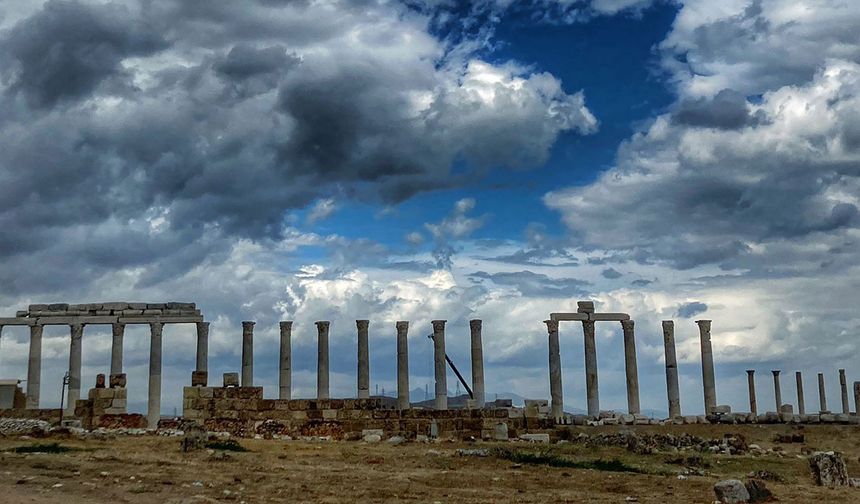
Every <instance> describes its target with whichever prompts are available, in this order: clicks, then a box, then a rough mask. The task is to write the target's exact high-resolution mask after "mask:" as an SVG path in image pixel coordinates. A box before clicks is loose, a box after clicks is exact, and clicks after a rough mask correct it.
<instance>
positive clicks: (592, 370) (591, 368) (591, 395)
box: [582, 320, 600, 418]
mask: <svg viewBox="0 0 860 504" xmlns="http://www.w3.org/2000/svg"><path fill="white" fill-rule="evenodd" d="M582 333H583V340H584V341H585V394H586V398H587V401H588V416H590V417H594V418H596V417H598V416H599V415H600V392H599V390H598V384H597V342H596V341H595V338H594V321H592V320H585V321H583V322H582Z"/></svg>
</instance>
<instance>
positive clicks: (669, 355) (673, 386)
mask: <svg viewBox="0 0 860 504" xmlns="http://www.w3.org/2000/svg"><path fill="white" fill-rule="evenodd" d="M663 351H664V354H665V357H666V394H667V395H668V399H669V418H675V417H677V416H681V392H680V390H679V386H678V359H677V357H676V356H675V322H673V321H671V320H664V321H663Z"/></svg>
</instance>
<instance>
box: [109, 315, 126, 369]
mask: <svg viewBox="0 0 860 504" xmlns="http://www.w3.org/2000/svg"><path fill="white" fill-rule="evenodd" d="M124 337H125V324H120V323H116V324H111V340H110V374H111V375H118V374H122V343H123V338H124Z"/></svg>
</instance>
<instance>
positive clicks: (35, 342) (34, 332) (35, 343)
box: [27, 324, 42, 409]
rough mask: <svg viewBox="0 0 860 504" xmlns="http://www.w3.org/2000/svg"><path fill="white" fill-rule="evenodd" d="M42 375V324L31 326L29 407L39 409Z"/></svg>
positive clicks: (28, 368) (28, 372) (28, 376)
mask: <svg viewBox="0 0 860 504" xmlns="http://www.w3.org/2000/svg"><path fill="white" fill-rule="evenodd" d="M41 377H42V326H41V325H39V324H36V325H33V326H30V354H29V356H28V358H27V409H39V382H40V380H41Z"/></svg>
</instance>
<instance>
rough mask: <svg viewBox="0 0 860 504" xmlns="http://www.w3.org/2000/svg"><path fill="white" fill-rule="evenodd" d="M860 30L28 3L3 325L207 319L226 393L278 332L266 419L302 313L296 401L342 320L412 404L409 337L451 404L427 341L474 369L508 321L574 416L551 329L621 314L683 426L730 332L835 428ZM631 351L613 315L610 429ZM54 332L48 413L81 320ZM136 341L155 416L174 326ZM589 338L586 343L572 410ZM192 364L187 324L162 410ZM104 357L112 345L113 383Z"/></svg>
mask: <svg viewBox="0 0 860 504" xmlns="http://www.w3.org/2000/svg"><path fill="white" fill-rule="evenodd" d="M857 26H860V4H858V3H857V2H854V1H852V0H726V1H721V2H713V1H710V0H674V1H669V0H665V1H659V0H653V1H652V0H474V1H472V2H468V3H467V2H455V1H453V0H402V1H399V2H398V1H394V0H391V1H385V0H351V1H347V0H343V1H338V0H313V1H312V0H257V1H256V2H251V1H248V2H208V1H202V0H201V1H186V0H140V1H133V0H129V1H117V2H109V3H105V2H101V1H82V0H81V1H60V0H50V1H48V2H44V3H43V2H39V1H33V0H4V1H3V2H2V3H0V286H2V288H0V309H2V312H3V314H5V315H8V316H11V315H14V311H15V310H19V309H22V308H25V307H26V305H27V304H29V303H38V302H97V301H111V300H126V301H149V302H161V301H168V300H176V301H195V302H197V303H198V305H199V306H200V307H201V308H202V310H203V311H204V313H205V314H206V316H207V318H208V319H209V320H211V321H212V336H211V344H210V359H211V362H210V373H211V375H213V377H212V378H211V380H212V381H213V382H215V381H218V380H220V378H219V377H220V374H221V373H223V372H226V371H237V370H238V367H239V352H240V346H241V345H240V341H241V321H242V320H256V321H257V326H256V340H255V349H256V381H257V382H258V384H263V385H264V386H266V395H267V396H268V397H274V396H276V394H277V388H276V382H277V370H276V365H277V343H276V340H277V322H278V321H279V320H294V321H295V325H294V343H293V348H294V354H293V363H294V376H293V384H294V396H299V397H312V396H314V394H315V372H316V371H315V368H316V362H315V355H316V354H315V352H316V331H315V327H314V325H313V322H314V321H316V320H331V321H332V333H331V334H332V342H331V348H332V359H333V363H332V365H333V376H332V389H333V393H334V394H335V395H340V396H344V397H348V396H351V395H353V394H354V391H355V352H356V350H355V322H354V320H355V319H359V318H368V319H370V320H371V326H370V330H371V387H372V388H375V386H377V385H378V386H379V388H380V391H381V390H382V389H383V388H384V389H385V390H386V393H388V394H391V393H392V392H393V390H394V383H395V376H394V369H395V367H394V366H395V330H394V322H395V321H396V320H409V321H410V323H411V325H410V371H411V385H412V387H414V388H421V389H423V388H424V386H425V385H426V384H428V383H430V382H431V374H432V367H431V344H430V342H429V341H428V340H427V338H426V335H427V334H428V333H429V332H430V331H431V327H430V323H429V321H430V320H431V319H437V318H441V319H447V320H448V352H449V354H450V355H451V357H452V358H453V359H454V361H455V362H456V363H458V364H459V365H460V366H461V367H462V368H463V369H464V371H465V372H466V374H468V368H469V364H468V362H469V355H468V352H469V350H468V348H469V343H468V320H469V319H471V318H480V319H483V320H484V345H485V346H484V357H485V360H486V377H487V382H488V387H487V388H488V391H489V393H490V398H491V399H492V398H493V394H494V393H499V394H506V393H516V394H519V395H521V396H525V397H530V398H539V397H543V398H545V397H548V395H549V390H548V389H549V386H548V373H547V345H546V329H545V326H544V325H543V323H542V321H543V320H544V319H545V318H547V315H548V314H549V313H550V312H553V311H569V310H574V309H575V305H576V301H577V300H579V299H593V300H595V302H596V303H597V306H598V309H599V310H600V311H624V312H628V313H630V314H631V316H632V317H633V318H634V319H635V320H636V330H637V345H638V352H639V371H640V375H641V381H642V387H641V390H642V405H643V408H649V409H656V410H666V408H667V407H666V400H665V376H664V371H663V367H662V366H663V347H662V336H661V329H660V321H661V320H664V319H674V320H675V324H676V332H677V340H678V341H677V344H678V355H679V359H680V361H681V367H680V371H681V389H682V390H681V392H682V398H681V399H682V400H681V403H682V409H683V410H684V412H689V413H696V412H700V411H701V410H702V408H703V405H702V403H703V400H702V394H701V368H700V366H699V354H698V333H697V330H696V326H695V324H694V320H696V319H698V318H708V319H713V321H714V323H713V346H714V352H715V361H716V372H717V378H718V383H717V393H718V402H719V403H721V404H731V405H732V406H733V407H734V408H735V409H740V410H743V409H747V408H748V406H747V402H746V375H745V373H744V372H743V370H744V369H747V368H754V369H757V370H759V404H761V405H766V407H770V408H771V409H772V408H773V406H770V402H771V401H772V397H773V392H772V387H771V386H770V373H769V370H770V369H782V370H784V373H788V372H793V371H795V370H802V371H804V372H805V374H806V385H807V386H806V390H807V396H809V397H808V398H807V404H810V405H812V407H817V400H816V398H815V397H814V395H815V394H814V390H815V387H814V385H813V384H814V379H815V378H814V373H817V372H824V373H826V376H827V378H828V380H829V381H828V389H829V393H830V401H831V407H834V404H836V405H837V406H836V407H837V409H838V397H839V396H838V380H837V374H836V370H837V368H839V367H845V368H847V370H848V378H849V380H860V367H858V366H857V362H858V351H860V341H858V338H857V336H858V332H857V326H858V318H860V317H858V315H857V306H858V299H860V295H858V291H860V276H858V273H860V248H858V241H860V215H858V209H857V205H858V204H860V203H858V199H860V35H858V31H857ZM620 332H621V331H620V327H619V326H618V325H617V324H614V323H611V324H609V323H607V324H602V325H601V324H598V354H599V356H598V361H599V366H600V384H601V390H600V392H601V406H602V407H603V408H605V409H609V408H618V409H622V408H624V407H625V398H626V395H625V391H624V369H623V350H622V342H621V335H620ZM45 334H46V339H45V343H44V358H45V361H44V362H45V363H44V365H43V378H42V398H43V404H44V405H47V406H51V405H56V404H58V403H59V395H60V394H59V388H60V377H61V376H62V373H63V372H64V370H65V368H66V367H67V363H68V329H67V328H63V327H49V328H47V329H46V331H45ZM126 334H127V336H126V353H125V360H126V371H127V372H128V374H129V381H130V389H131V390H130V403H132V405H133V406H134V407H136V409H138V410H140V409H142V408H143V406H144V404H145V400H146V373H147V358H148V351H147V349H148V329H146V328H143V327H136V328H129V329H128V330H127V333H126ZM581 334H582V332H581V328H580V327H577V326H576V325H574V324H573V323H568V324H566V325H564V324H563V325H562V328H561V338H562V361H563V365H564V369H563V373H564V387H565V388H564V392H565V402H566V407H567V409H568V410H571V409H573V408H582V407H584V406H585V397H584V395H585V394H584V371H583V356H582V353H583V351H582V337H581ZM27 346H28V332H27V330H26V328H17V327H7V328H5V329H4V331H3V334H2V340H0V375H2V376H0V377H2V378H7V377H9V378H11V377H17V378H22V379H23V378H25V377H26V354H27ZM194 347H195V343H194V328H193V326H188V327H184V326H168V327H167V328H166V330H165V348H166V350H167V351H166V352H165V384H164V402H163V404H164V412H165V413H171V412H172V411H173V408H175V407H179V408H180V409H181V404H180V401H179V398H180V395H181V386H182V385H184V384H187V383H188V382H189V380H190V371H191V369H192V368H193V365H194ZM109 352H110V330H109V328H107V327H98V326H93V327H88V328H87V329H86V331H85V336H84V342H83V359H84V379H83V382H84V387H85V388H86V387H89V386H91V383H93V382H94V376H95V374H96V373H103V372H107V370H108V366H109V360H110V359H109ZM783 382H784V383H783V397H784V398H791V402H794V384H793V379H792V378H791V377H789V376H786V377H785V378H784V379H783ZM449 385H450V386H451V389H452V392H453V390H454V380H453V376H452V377H451V379H449ZM430 389H431V390H432V385H431V386H430ZM134 407H133V409H135V408H134ZM761 409H765V408H764V407H763V408H761Z"/></svg>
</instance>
